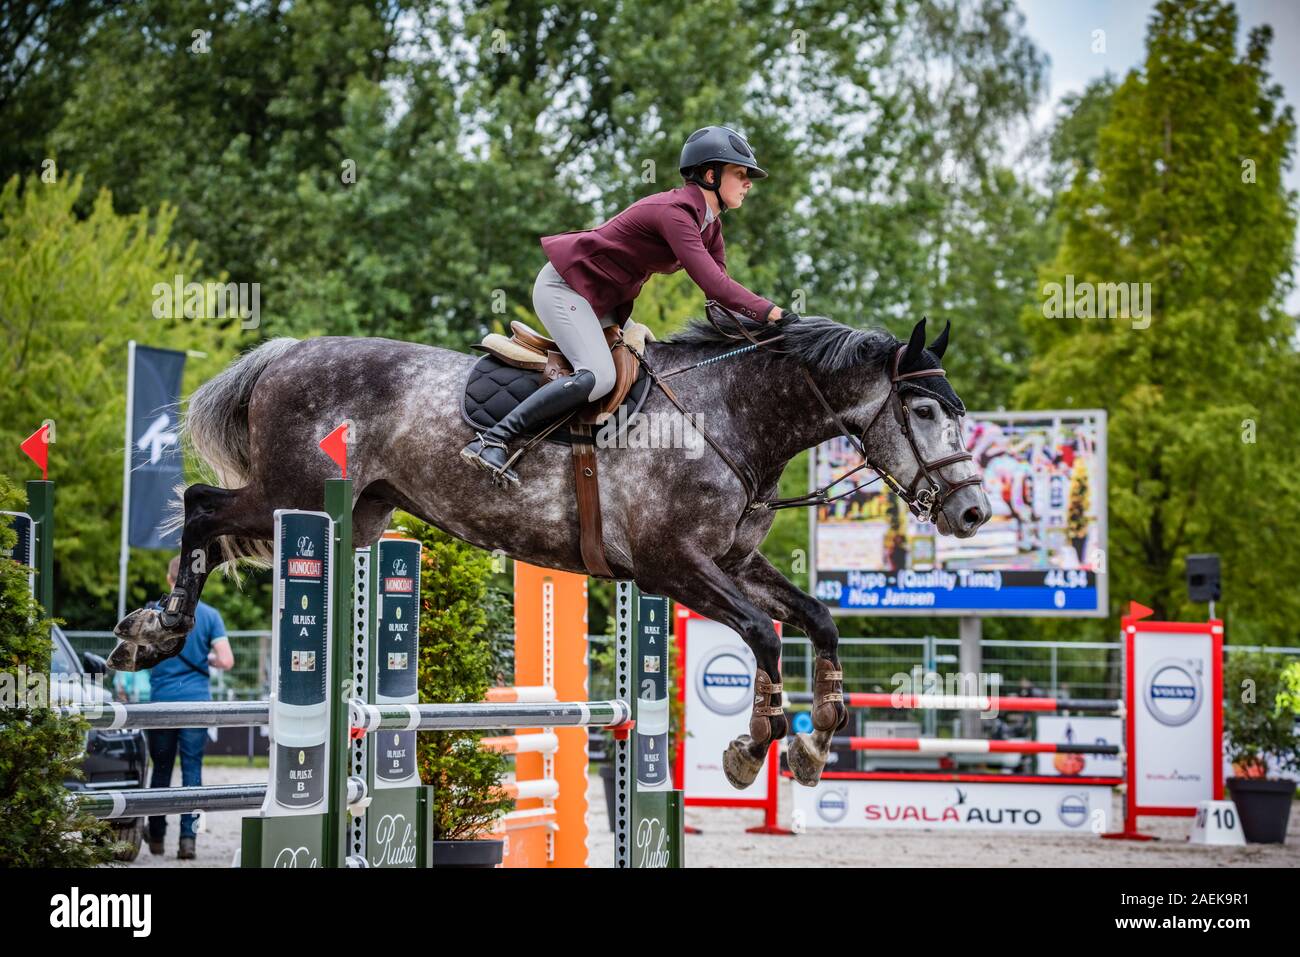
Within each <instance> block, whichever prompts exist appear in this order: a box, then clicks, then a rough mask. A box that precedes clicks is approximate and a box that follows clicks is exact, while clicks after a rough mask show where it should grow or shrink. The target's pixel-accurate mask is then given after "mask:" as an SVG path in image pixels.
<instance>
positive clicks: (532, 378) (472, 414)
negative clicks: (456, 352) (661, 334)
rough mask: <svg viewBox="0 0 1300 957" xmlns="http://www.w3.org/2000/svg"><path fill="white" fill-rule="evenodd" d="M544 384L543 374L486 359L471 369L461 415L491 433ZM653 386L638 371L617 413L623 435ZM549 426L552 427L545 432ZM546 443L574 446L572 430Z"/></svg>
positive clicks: (642, 370)
mask: <svg viewBox="0 0 1300 957" xmlns="http://www.w3.org/2000/svg"><path fill="white" fill-rule="evenodd" d="M544 381H545V380H544V377H543V375H542V373H540V372H532V371H530V370H528V369H516V368H515V367H514V366H508V365H506V364H505V363H504V362H502V361H500V360H499V359H496V358H494V357H493V356H483V357H482V358H481V359H479V360H478V362H476V363H474V365H473V366H472V367H471V368H470V370H469V377H468V378H467V379H466V380H465V401H464V404H463V405H462V406H461V414H462V415H463V416H464V417H465V421H466V422H468V423H469V424H470V426H471V427H472V428H474V429H475V430H476V431H479V432H482V431H484V430H486V429H490V428H492V426H494V425H496V424H497V423H498V422H500V421H501V420H502V419H503V418H505V417H506V416H507V415H509V414H510V412H511V410H512V409H514V407H515V406H517V405H518V404H519V403H520V402H522V401H524V399H526V398H528V397H529V396H530V395H532V394H533V393H534V392H536V391H537V390H538V389H539V388H541V386H542V384H543V382H544ZM649 386H650V377H649V376H648V375H646V371H645V368H644V367H643V366H641V367H638V375H637V379H636V382H635V383H633V385H632V388H631V389H629V390H628V393H627V398H626V399H624V400H623V404H622V405H621V406H619V408H618V411H617V412H615V413H614V414H615V417H616V418H617V419H618V420H619V429H620V431H621V430H622V429H623V428H625V427H626V423H627V420H628V419H629V418H630V417H631V416H632V415H633V414H635V413H637V412H639V411H641V405H642V404H643V403H644V402H645V398H646V395H647V394H648V393H649V391H650V389H649ZM546 425H550V423H549V422H548V423H546V424H545V425H543V426H542V428H543V429H544V428H545V427H546ZM532 434H535V433H532ZM546 441H547V442H556V443H558V444H560V445H572V444H573V436H572V435H571V434H570V432H569V429H568V426H561V427H560V428H558V429H556V430H555V431H554V432H552V433H551V434H550V435H548V436H547V437H546Z"/></svg>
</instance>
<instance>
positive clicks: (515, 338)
mask: <svg viewBox="0 0 1300 957" xmlns="http://www.w3.org/2000/svg"><path fill="white" fill-rule="evenodd" d="M510 332H511V335H510V338H509V339H507V338H506V337H505V336H503V335H501V334H500V333H496V332H493V333H491V334H489V335H488V336H486V337H485V338H484V339H483V342H482V344H480V345H478V346H475V347H474V348H475V349H477V350H479V351H480V352H485V353H487V354H488V355H490V356H492V357H493V358H495V359H496V360H498V361H499V362H503V363H505V364H506V365H508V366H512V367H513V368H516V369H525V370H527V371H529V372H540V373H541V374H542V379H541V382H540V383H539V385H544V384H546V383H547V382H550V381H552V380H554V379H558V378H560V377H561V376H566V375H573V366H572V365H570V364H569V360H568V359H566V358H565V357H564V353H563V352H561V351H560V347H559V346H557V345H556V344H555V340H554V339H550V338H547V337H546V336H544V335H542V334H541V333H540V332H536V331H534V330H533V329H531V328H529V327H528V326H527V325H526V324H525V323H522V322H519V321H518V320H515V321H514V322H512V323H510ZM604 333H605V342H606V343H607V344H608V345H609V349H610V352H611V353H612V355H613V357H614V388H613V389H611V390H610V391H609V392H608V393H607V394H606V395H604V396H602V397H601V398H599V399H597V400H596V401H594V402H588V403H587V404H586V405H584V406H583V407H582V408H581V409H579V410H578V412H577V415H576V416H575V419H576V421H577V422H578V423H579V424H581V425H600V424H602V423H603V422H604V421H605V420H606V419H608V418H609V417H610V416H611V415H613V414H614V412H615V411H617V409H618V407H619V406H620V405H622V404H623V400H625V399H626V398H627V396H628V393H629V392H630V391H632V386H633V385H634V384H635V383H636V380H637V374H638V373H639V372H640V371H641V369H640V364H639V363H638V362H637V361H636V356H635V355H633V354H632V351H631V350H630V349H624V348H621V344H622V341H623V331H622V330H621V329H620V328H619V327H618V326H608V327H606V328H605V330H604Z"/></svg>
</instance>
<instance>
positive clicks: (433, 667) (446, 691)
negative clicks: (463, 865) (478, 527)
mask: <svg viewBox="0 0 1300 957" xmlns="http://www.w3.org/2000/svg"><path fill="white" fill-rule="evenodd" d="M401 525H402V528H403V530H404V531H406V532H407V533H408V534H409V535H411V536H412V537H414V538H418V539H419V540H420V541H421V543H423V545H424V550H423V552H422V557H421V568H420V605H421V607H420V672H419V690H420V700H421V701H426V702H446V703H462V702H465V703H468V702H477V701H482V700H483V697H484V695H485V694H486V693H487V690H488V688H490V687H491V686H493V685H494V684H497V683H498V680H499V679H502V678H508V674H509V668H510V662H509V660H508V659H507V658H506V657H505V656H504V654H503V652H504V649H505V648H507V647H508V646H509V635H508V634H505V635H503V634H502V631H501V629H502V626H503V623H504V626H505V627H506V628H509V627H510V621H511V618H510V599H509V598H508V597H507V596H505V595H504V594H503V593H502V592H501V590H500V589H497V588H493V587H492V585H491V580H492V575H493V560H492V556H491V555H489V554H488V553H487V552H484V551H482V550H481V549H477V548H474V547H473V546H471V545H467V544H465V543H464V542H461V541H458V540H457V539H454V538H452V537H451V536H450V535H447V534H446V533H444V532H442V531H439V530H438V529H436V528H434V527H433V526H431V525H426V524H425V523H423V522H420V521H419V520H417V519H414V518H411V517H410V516H403V517H402V521H401ZM503 606H504V610H503ZM485 733H495V732H481V731H429V732H421V733H420V734H419V735H417V743H416V760H417V763H418V766H419V769H420V778H421V780H422V781H423V782H424V783H425V784H431V785H433V800H434V811H433V837H434V840H438V841H454V840H468V839H471V838H473V837H475V836H476V835H478V834H480V833H482V832H483V831H485V830H487V829H488V828H489V827H491V825H492V822H493V821H494V820H495V819H496V818H498V817H500V816H501V815H502V814H504V813H505V812H506V811H508V810H510V807H511V805H512V803H513V802H512V801H511V800H510V799H509V798H503V797H501V796H500V795H499V793H498V792H497V791H496V788H497V786H498V784H499V782H500V780H501V777H502V775H503V774H504V773H505V772H506V770H507V768H508V766H509V761H510V757H509V755H505V754H497V753H493V752H489V751H484V750H482V749H480V748H479V747H478V740H479V738H481V737H483V736H484V734H485Z"/></svg>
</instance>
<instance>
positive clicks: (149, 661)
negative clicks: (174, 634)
mask: <svg viewBox="0 0 1300 957" xmlns="http://www.w3.org/2000/svg"><path fill="white" fill-rule="evenodd" d="M184 647H185V638H184V637H181V638H168V639H166V640H165V641H162V642H160V643H158V644H156V645H142V644H139V643H138V642H134V641H119V642H118V643H117V647H116V648H114V649H113V652H112V654H110V655H109V656H108V666H109V667H110V668H112V669H113V670H114V671H146V670H148V669H149V668H152V667H153V666H154V665H156V664H158V662H160V661H166V660H167V659H168V658H174V657H176V655H178V654H180V652H181V649H182V648H184Z"/></svg>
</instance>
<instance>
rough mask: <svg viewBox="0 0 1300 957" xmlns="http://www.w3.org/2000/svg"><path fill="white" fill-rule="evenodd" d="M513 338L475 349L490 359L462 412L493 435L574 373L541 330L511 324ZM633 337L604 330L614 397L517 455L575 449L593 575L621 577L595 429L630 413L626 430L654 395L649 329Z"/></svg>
mask: <svg viewBox="0 0 1300 957" xmlns="http://www.w3.org/2000/svg"><path fill="white" fill-rule="evenodd" d="M510 331H511V335H510V337H509V338H506V337H505V336H503V335H500V334H499V333H492V334H490V335H488V336H487V337H485V338H484V340H483V342H482V343H481V344H480V345H478V346H475V347H474V348H475V349H476V350H477V351H479V352H482V353H484V356H483V357H482V358H481V359H479V360H478V362H476V363H474V366H473V367H472V368H471V369H470V373H469V377H468V379H467V380H466V383H465V400H464V406H463V409H462V414H463V416H464V418H465V421H466V422H468V423H469V424H470V426H472V427H473V428H474V429H476V430H485V429H490V428H491V427H492V426H494V425H496V423H497V422H499V421H500V420H501V419H502V418H504V417H505V416H506V415H508V414H509V413H510V411H511V410H512V409H514V407H515V406H516V405H518V404H519V403H520V402H522V401H523V400H524V399H525V398H527V397H528V396H529V395H531V394H532V393H533V392H535V391H536V390H537V389H539V388H540V387H541V386H543V385H545V384H546V383H547V382H550V381H552V380H553V379H558V378H560V377H561V376H566V375H572V374H573V366H572V365H570V363H569V360H568V359H566V358H565V357H564V353H562V352H561V351H560V349H559V346H557V345H556V344H555V341H554V340H552V339H549V338H547V337H546V336H544V335H542V334H541V333H539V332H536V331H534V330H533V329H531V328H529V327H528V326H527V325H525V324H524V323H522V322H517V321H516V322H512V323H511V324H510ZM626 331H627V333H628V338H627V339H625V338H624V330H621V329H619V328H618V327H617V326H611V327H609V328H607V329H605V330H604V333H605V341H606V343H608V344H609V348H610V352H611V354H612V356H613V359H614V373H615V379H614V388H613V389H611V390H610V391H609V393H608V394H607V395H604V396H602V397H601V398H600V399H597V400H595V401H593V402H588V403H587V404H586V405H584V406H582V407H581V408H579V409H578V411H577V412H575V413H573V414H572V415H571V416H569V417H568V418H567V419H564V420H561V421H559V422H553V423H551V424H550V425H548V426H547V427H545V428H544V429H543V430H542V431H540V432H537V433H535V434H534V435H533V436H532V437H531V438H529V439H528V442H527V444H525V445H524V446H522V447H521V448H520V450H519V451H518V452H516V453H515V460H518V459H520V458H522V457H523V456H524V455H525V454H527V452H529V451H530V450H531V449H532V447H533V446H534V445H536V444H537V443H538V442H541V441H550V442H559V443H561V444H567V445H569V446H571V447H572V450H573V456H572V458H573V483H574V492H575V494H576V497H577V501H578V526H579V530H580V533H581V534H580V542H581V550H582V561H583V564H584V565H585V566H586V567H587V571H588V573H589V574H591V575H593V576H595V577H599V578H611V579H612V578H614V577H615V575H614V572H613V571H612V570H611V569H610V567H609V563H608V561H606V559H605V549H604V545H603V541H602V539H603V529H602V526H601V517H600V479H599V475H598V473H597V469H596V440H595V436H594V432H593V429H594V428H596V427H599V426H601V425H603V424H604V423H605V421H606V420H607V419H609V418H610V417H611V416H613V415H614V414H615V413H616V412H618V410H619V408H620V407H625V411H624V413H623V415H622V416H621V424H620V428H622V427H625V426H626V424H627V422H628V421H629V420H630V419H631V417H632V416H633V415H635V414H636V413H637V412H639V411H640V409H641V405H642V404H643V403H644V402H645V399H646V396H647V395H648V394H649V391H650V389H649V385H650V379H649V376H647V375H646V374H645V370H644V369H643V368H642V366H641V363H640V361H639V360H638V359H637V355H636V352H634V351H633V350H634V349H636V350H637V351H638V352H639V351H640V349H641V348H642V347H643V343H644V338H642V337H643V336H645V337H649V331H648V330H646V329H645V327H644V326H639V325H638V324H636V323H629V324H628V329H627V330H626Z"/></svg>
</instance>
